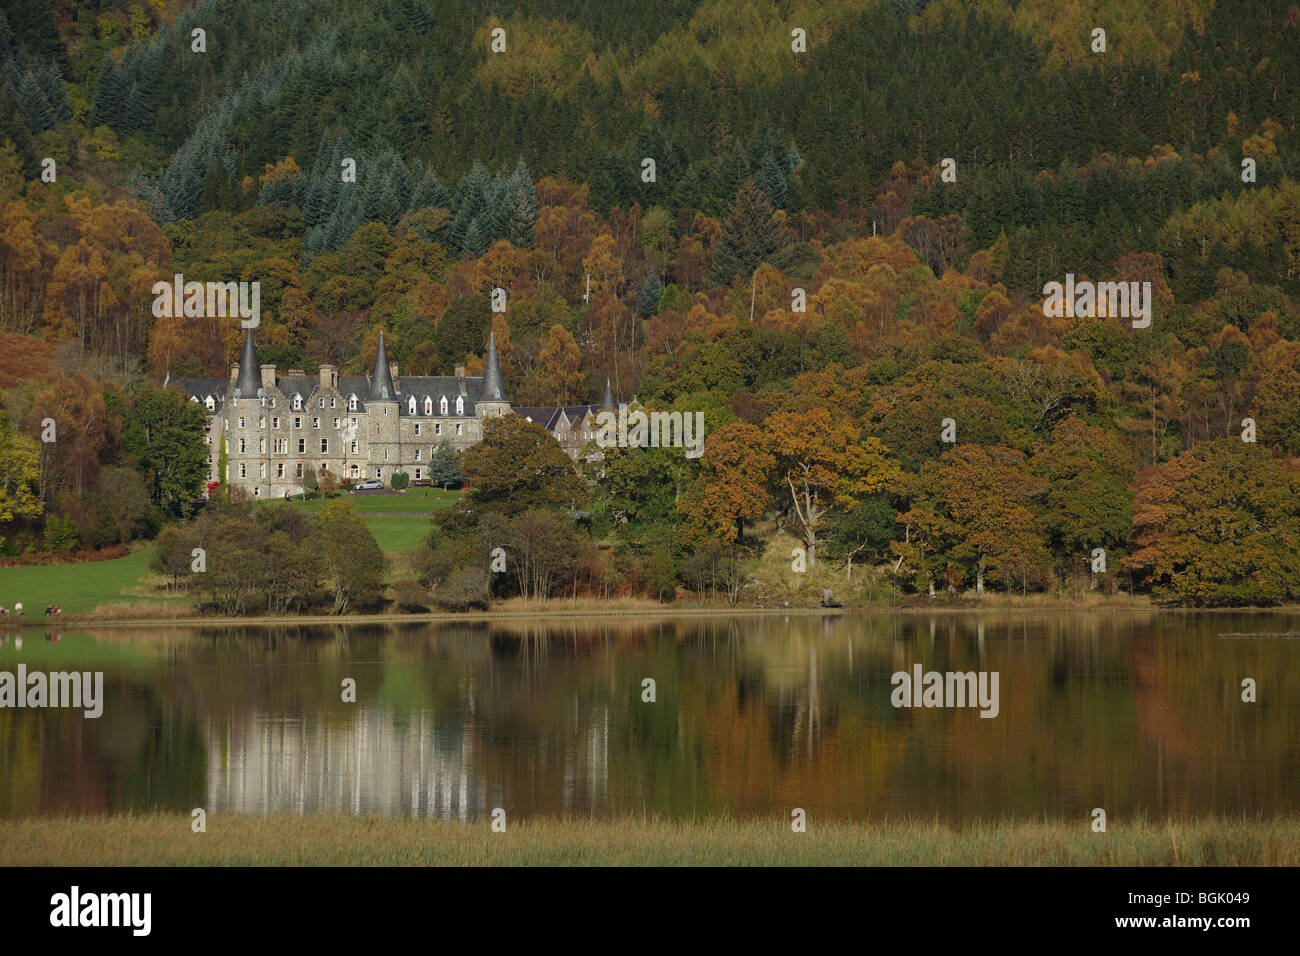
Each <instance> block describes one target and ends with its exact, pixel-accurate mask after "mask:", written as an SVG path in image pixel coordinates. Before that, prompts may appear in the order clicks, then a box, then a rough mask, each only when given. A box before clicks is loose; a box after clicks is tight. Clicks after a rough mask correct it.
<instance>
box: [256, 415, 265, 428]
mask: <svg viewBox="0 0 1300 956" xmlns="http://www.w3.org/2000/svg"><path fill="white" fill-rule="evenodd" d="M257 427H258V428H265V427H266V416H265V415H258V416H257Z"/></svg>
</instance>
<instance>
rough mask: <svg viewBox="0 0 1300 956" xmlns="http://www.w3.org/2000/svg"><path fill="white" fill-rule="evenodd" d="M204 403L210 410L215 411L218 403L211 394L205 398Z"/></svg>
mask: <svg viewBox="0 0 1300 956" xmlns="http://www.w3.org/2000/svg"><path fill="white" fill-rule="evenodd" d="M203 404H204V405H206V406H207V409H208V411H213V410H214V409H215V408H216V407H217V403H216V402H214V401H213V400H212V396H211V395H209V396H208V397H207V398H205V399H204V400H203Z"/></svg>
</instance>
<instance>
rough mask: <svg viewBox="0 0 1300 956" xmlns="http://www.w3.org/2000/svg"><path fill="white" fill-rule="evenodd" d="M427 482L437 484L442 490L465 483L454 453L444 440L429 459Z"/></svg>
mask: <svg viewBox="0 0 1300 956" xmlns="http://www.w3.org/2000/svg"><path fill="white" fill-rule="evenodd" d="M429 480H430V481H433V482H436V483H438V484H439V485H441V486H442V487H443V489H446V488H447V486H448V485H460V484H462V483H463V482H464V481H465V476H464V474H463V473H462V472H461V470H460V462H459V461H457V460H456V453H455V452H454V451H452V450H451V446H450V445H449V444H447V439H445V438H444V439H443V440H442V443H441V444H440V445H438V447H437V448H436V449H434V452H433V454H432V455H431V456H430V457H429Z"/></svg>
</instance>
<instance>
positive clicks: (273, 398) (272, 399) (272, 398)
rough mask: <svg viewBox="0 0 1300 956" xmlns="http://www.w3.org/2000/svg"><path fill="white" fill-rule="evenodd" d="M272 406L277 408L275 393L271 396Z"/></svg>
mask: <svg viewBox="0 0 1300 956" xmlns="http://www.w3.org/2000/svg"><path fill="white" fill-rule="evenodd" d="M271 407H272V408H275V396H274V395H272V396H271Z"/></svg>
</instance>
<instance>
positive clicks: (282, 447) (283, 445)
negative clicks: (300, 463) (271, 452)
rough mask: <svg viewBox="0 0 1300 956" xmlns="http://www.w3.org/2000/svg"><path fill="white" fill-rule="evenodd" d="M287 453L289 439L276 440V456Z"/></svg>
mask: <svg viewBox="0 0 1300 956" xmlns="http://www.w3.org/2000/svg"><path fill="white" fill-rule="evenodd" d="M288 451H289V439H287V438H277V439H276V440H275V453H276V454H277V455H284V454H287V453H288Z"/></svg>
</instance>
